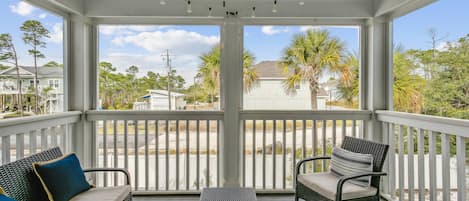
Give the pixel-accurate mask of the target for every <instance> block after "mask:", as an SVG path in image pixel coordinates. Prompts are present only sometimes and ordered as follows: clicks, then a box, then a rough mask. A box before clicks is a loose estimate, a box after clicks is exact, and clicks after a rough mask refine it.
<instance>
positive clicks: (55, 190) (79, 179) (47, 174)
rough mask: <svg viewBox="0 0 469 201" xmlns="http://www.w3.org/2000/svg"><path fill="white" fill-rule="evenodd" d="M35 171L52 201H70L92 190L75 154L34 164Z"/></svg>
mask: <svg viewBox="0 0 469 201" xmlns="http://www.w3.org/2000/svg"><path fill="white" fill-rule="evenodd" d="M33 169H34V172H35V173H36V175H37V176H38V177H39V180H41V183H42V186H43V187H44V190H45V191H46V193H47V196H48V198H49V200H50V201H68V200H70V199H71V198H72V197H73V196H75V195H77V194H79V193H81V192H83V191H87V190H88V189H90V184H88V182H87V181H86V177H85V174H84V173H83V169H82V168H81V166H80V162H79V161H78V158H77V156H76V155H75V154H73V153H72V154H69V155H66V156H63V157H61V158H58V159H55V160H52V161H46V162H40V163H34V164H33Z"/></svg>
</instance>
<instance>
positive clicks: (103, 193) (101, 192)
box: [70, 185, 131, 201]
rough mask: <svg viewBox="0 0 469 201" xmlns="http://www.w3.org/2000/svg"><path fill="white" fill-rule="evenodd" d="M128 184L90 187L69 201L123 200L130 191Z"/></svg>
mask: <svg viewBox="0 0 469 201" xmlns="http://www.w3.org/2000/svg"><path fill="white" fill-rule="evenodd" d="M130 189H131V188H130V186H129V185H126V186H116V187H104V188H91V189H90V190H88V191H85V192H83V193H80V194H78V195H76V196H75V197H73V198H72V199H71V200H70V201H94V200H99V201H123V200H124V199H125V198H126V197H127V196H128V195H129V193H130Z"/></svg>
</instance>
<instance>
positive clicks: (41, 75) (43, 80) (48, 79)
mask: <svg viewBox="0 0 469 201" xmlns="http://www.w3.org/2000/svg"><path fill="white" fill-rule="evenodd" d="M35 72H36V70H35V68H34V67H29V66H20V67H19V73H20V78H21V80H20V81H21V84H22V94H23V96H25V95H34V74H35ZM37 74H38V80H37V82H38V90H39V96H40V97H41V98H40V102H39V105H40V106H41V107H42V108H43V110H44V112H45V113H54V112H62V111H63V107H64V86H63V68H62V67H38V72H37ZM18 94H19V90H18V82H17V79H16V67H10V68H8V69H5V70H3V71H0V95H1V96H2V100H1V107H2V111H3V110H5V108H6V107H7V106H8V105H10V104H11V103H9V102H8V101H6V99H7V97H9V96H10V97H13V96H17V95H18ZM23 101H24V103H25V104H26V106H28V107H27V108H28V109H30V108H31V107H33V103H32V102H31V100H28V99H24V100H23Z"/></svg>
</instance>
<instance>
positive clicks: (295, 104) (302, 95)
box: [243, 79, 326, 110]
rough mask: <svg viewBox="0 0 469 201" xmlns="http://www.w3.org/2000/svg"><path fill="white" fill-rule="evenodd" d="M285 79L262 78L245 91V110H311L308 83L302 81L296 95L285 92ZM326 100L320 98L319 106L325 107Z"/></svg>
mask: <svg viewBox="0 0 469 201" xmlns="http://www.w3.org/2000/svg"><path fill="white" fill-rule="evenodd" d="M282 81H283V79H261V80H259V85H258V86H256V87H255V88H253V89H252V90H251V91H250V92H249V93H244V97H243V107H244V109H245V110H287V109H289V110H311V98H310V92H309V86H308V84H307V83H301V85H300V89H297V90H296V94H295V95H288V94H287V93H285V90H284V88H283V84H282ZM325 104H326V102H325V100H324V101H321V100H319V99H318V108H319V109H320V108H325Z"/></svg>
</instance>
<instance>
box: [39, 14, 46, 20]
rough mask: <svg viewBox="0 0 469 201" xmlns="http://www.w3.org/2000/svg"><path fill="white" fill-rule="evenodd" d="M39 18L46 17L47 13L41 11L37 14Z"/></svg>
mask: <svg viewBox="0 0 469 201" xmlns="http://www.w3.org/2000/svg"><path fill="white" fill-rule="evenodd" d="M38 17H39V18H40V19H44V18H46V17H47V13H42V14H40V15H39V16H38Z"/></svg>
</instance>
